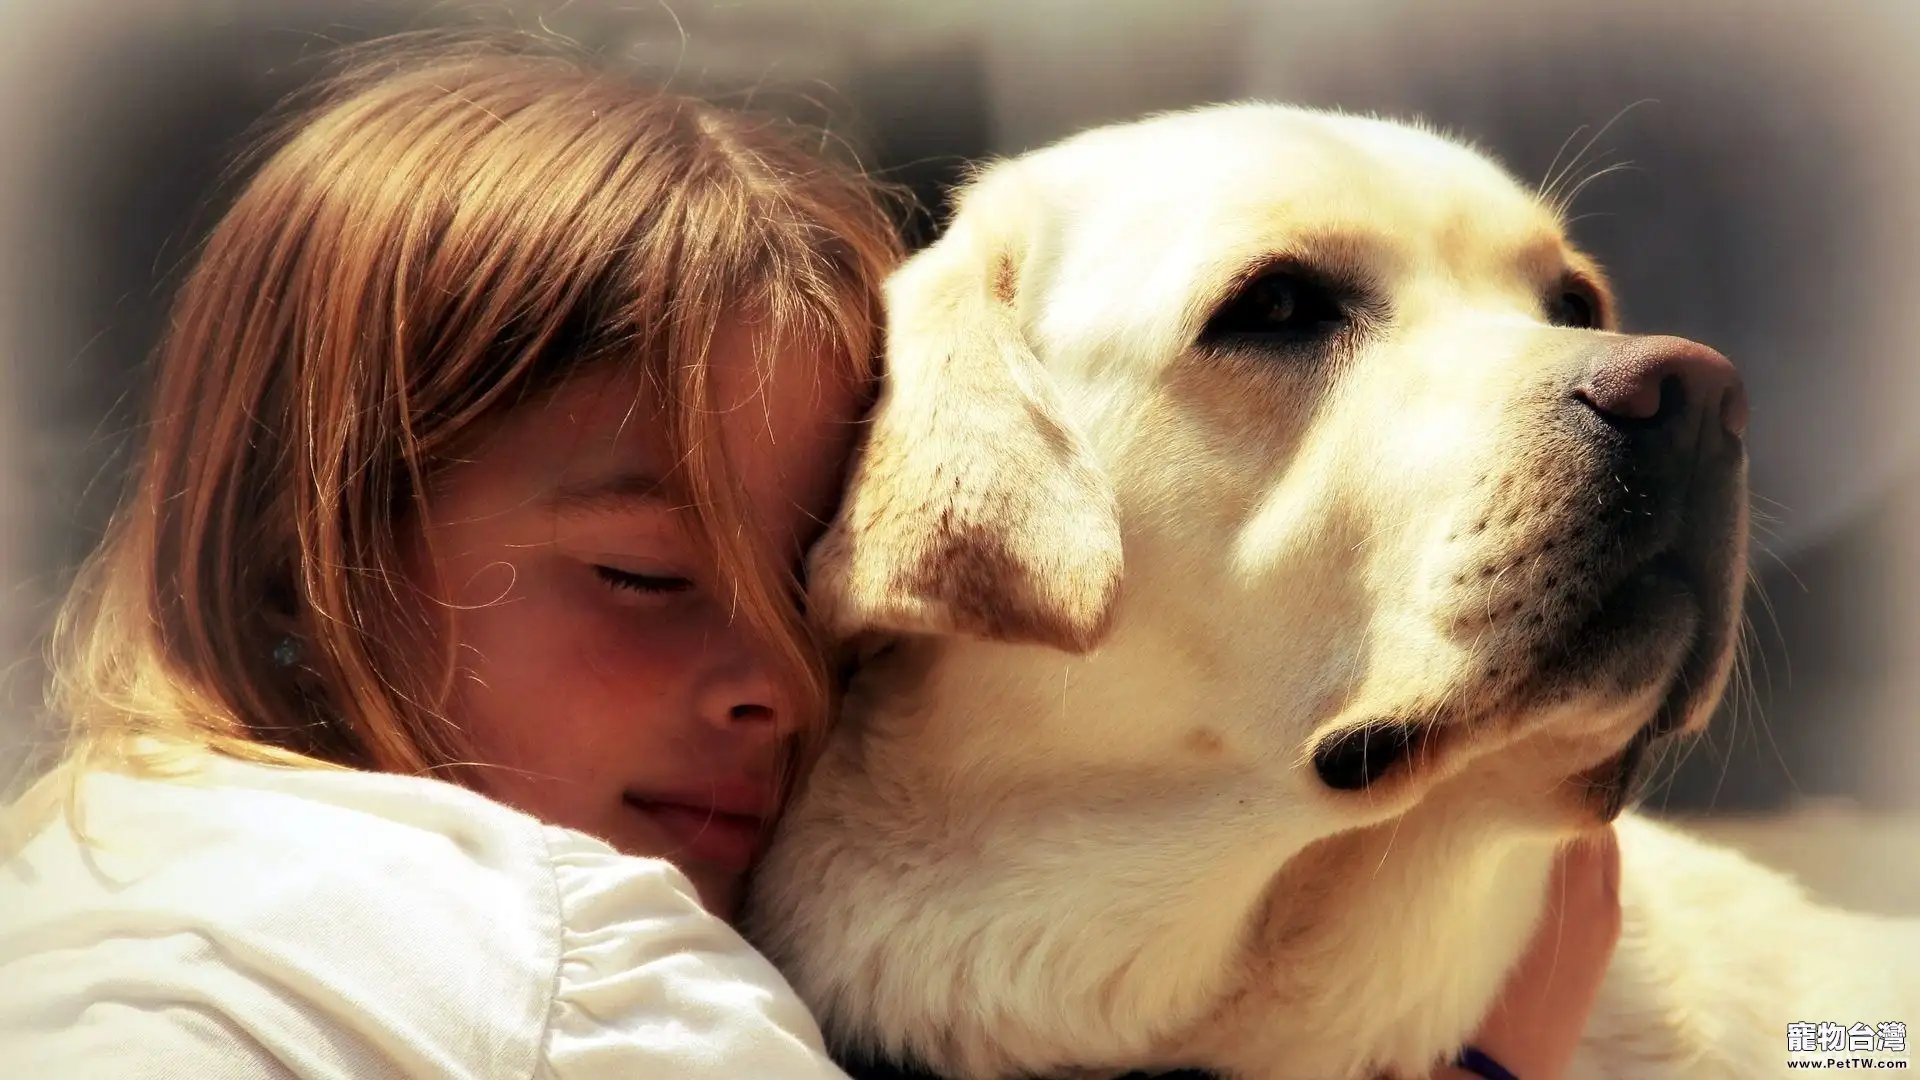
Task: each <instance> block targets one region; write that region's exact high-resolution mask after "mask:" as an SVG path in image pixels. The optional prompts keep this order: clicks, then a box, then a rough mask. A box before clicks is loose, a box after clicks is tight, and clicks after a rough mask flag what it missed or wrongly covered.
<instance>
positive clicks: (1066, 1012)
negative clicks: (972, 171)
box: [750, 105, 1920, 1080]
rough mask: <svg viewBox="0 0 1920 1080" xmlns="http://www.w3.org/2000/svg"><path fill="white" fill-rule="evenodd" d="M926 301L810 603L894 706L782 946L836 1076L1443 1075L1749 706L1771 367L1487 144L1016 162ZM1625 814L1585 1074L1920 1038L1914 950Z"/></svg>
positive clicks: (1239, 121) (1255, 144) (896, 295)
mask: <svg viewBox="0 0 1920 1080" xmlns="http://www.w3.org/2000/svg"><path fill="white" fill-rule="evenodd" d="M889 309H890V328H889V339H890V340H889V346H888V349H889V351H888V362H889V383H888V387H887V390H886V392H885V395H884V397H883V399H882V400H881V402H880V404H879V405H878V407H877V411H876V413H875V417H874V422H873V429H872V433H871V438H870V442H869V444H868V446H867V449H866V451H865V453H864V455H863V458H862V461H861V463H860V464H859V466H858V470H857V474H856V476H855V478H854V481H853V483H852V487H851V489H850V493H849V495H848V500H847V502H846V504H845V506H844V508H843V510H842V512H841V514H840V517H839V519H838V521H837V522H836V524H835V526H834V528H833V529H832V531H831V532H830V533H829V535H828V537H827V538H826V539H825V540H824V541H823V542H822V543H821V545H820V546H819V548H818V549H817V550H816V552H815V553H814V557H813V564H812V575H813V578H812V580H813V585H812V599H813V601H814V603H815V604H816V605H817V608H818V611H819V613H820V616H821V618H822V619H823V620H824V621H825V624H826V625H827V626H828V627H829V628H830V630H831V631H832V632H833V633H834V634H835V635H837V636H838V638H839V639H840V640H842V641H844V642H846V643H847V644H848V646H849V648H850V649H851V650H854V651H856V652H857V654H858V658H859V660H860V662H861V666H860V669H859V671H860V673H859V676H858V678H857V679H856V680H855V682H854V684H853V686H852V688H851V689H850V691H849V693H848V701H847V708H846V717H845V721H844V724H843V726H842V727H841V728H840V729H839V730H838V731H837V732H836V733H835V735H834V736H833V738H832V741H831V743H830V745H829V746H828V747H827V748H826V750H825V752H824V756H823V758H822V760H821V761H820V764H819V767H818V770H817V771H816V772H815V773H814V774H813V776H812V779H811V781H810V782H809V783H808V784H807V785H806V787H805V789H804V791H803V792H802V793H801V795H800V797H799V798H798V800H797V802H796V804H795V805H794V806H793V808H792V810H791V811H790V813H789V814H788V816H787V817H786V819H785V821H784V822H783V824H782V826H781V831H780V833H779V835H778V837H777V839H776V842H775V844H774V846H773V850H772V852H771V854H770V856H769V858H768V859H767V861H766V863H765V864H764V866H763V868H762V870H761V872H760V874H759V879H758V882H757V885H756V893H755V896H754V898H753V909H752V912H751V923H750V925H751V927H752V930H753V932H754V934H755V936H756V937H757V940H758V941H759V942H760V943H761V944H762V946H763V947H765V948H766V949H767V950H768V952H769V953H770V955H771V956H772V957H773V958H774V959H775V961H776V962H777V963H778V964H780V965H781V966H782V967H783V968H784V970H785V971H786V972H787V973H788V975H789V976H790V977H791V979H792V980H793V982H794V984H795V985H796V986H797V987H798V988H799V990H800V992H801V994H802V995H803V996H804V997H805V998H806V999H807V1000H808V1001H809V1002H810V1003H811V1005H812V1006H813V1007H814V1008H815V1009H816V1010H817V1011H818V1015H819V1016H820V1017H821V1019H822V1022H823V1024H824V1025H825V1026H826V1028H827V1030H828V1032H829V1035H830V1037H832V1038H833V1039H834V1040H835V1041H836V1042H837V1043H838V1044H839V1045H841V1046H842V1047H845V1048H849V1049H851V1050H854V1051H864V1052H867V1053H870V1054H877V1055H880V1056H882V1057H885V1058H889V1059H892V1060H898V1061H905V1062H913V1063H917V1064H919V1065H921V1066H923V1067H926V1068H930V1069H932V1070H934V1071H936V1072H940V1073H942V1074H944V1075H946V1076H950V1077H955V1078H966V1080H972V1078H989V1077H995V1078H997V1077H1015V1076H1045V1075H1058V1074H1060V1073H1062V1072H1073V1073H1075V1074H1076V1075H1078V1074H1082V1073H1092V1074H1099V1073H1102V1072H1107V1073H1112V1072H1124V1071H1126V1070H1128V1069H1136V1068H1171V1067H1192V1068H1204V1069H1210V1070H1214V1071H1217V1072H1219V1073H1222V1074H1225V1075H1227V1076H1231V1077H1240V1078H1274V1080H1282V1078H1287V1080H1292V1078H1298V1080H1361V1078H1368V1077H1374V1076H1377V1075H1390V1076H1399V1077H1408V1078H1412V1077H1418V1076H1423V1075H1425V1074H1426V1071H1427V1070H1428V1069H1429V1068H1430V1067H1431V1066H1433V1065H1434V1064H1435V1063H1436V1062H1437V1061H1439V1060H1441V1059H1443V1058H1445V1057H1447V1056H1449V1055H1450V1054H1451V1053H1453V1052H1454V1050H1456V1049H1457V1048H1458V1047H1459V1046H1460V1045H1461V1043H1462V1042H1463V1041H1464V1040H1466V1039H1467V1038H1468V1037H1469V1036H1470V1034H1471V1033H1472V1031H1473V1030H1474V1029H1475V1028H1476V1026H1477V1025H1478V1024H1479V1022H1480V1021H1481V1019H1482V1016H1483V1014H1484V1013H1485V1011H1486V1010H1487V1008H1488V1006H1489V1004H1490V1002H1491V1001H1492V999H1493V998H1494V996H1495V994H1496V991H1497V990H1498V989H1499V987H1500V985H1501V983H1502V980H1503V977H1504V976H1505V974H1506V972H1507V971H1508V970H1509V968H1510V967H1511V966H1512V965H1513V963H1514V961H1515V960H1516V958H1517V957H1518V956H1519V954H1520V953H1521V951H1522V949H1523V947H1524V946H1525V944H1526V942H1527V940H1528V938H1529V936H1530V933H1531V931H1532V930H1533V928H1534V926H1535V924H1536V923H1537V921H1538V919H1539V917H1540V913H1541V911H1542V908H1543V903H1544V890H1545V883H1546V881H1547V879H1548V873H1549V869H1550V865H1551V863H1552V861H1553V855H1554V852H1555V850H1556V847H1557V846H1558V845H1560V844H1562V843H1565V842H1567V841H1568V840H1569V839H1570V838H1572V837H1575V836H1577V835H1578V834H1580V833H1581V832H1582V831H1585V830H1591V829H1593V828H1594V827H1595V826H1596V825H1597V824H1598V823H1600V822H1604V821H1609V820H1612V819H1614V818H1615V817H1617V816H1618V815H1619V814H1620V812H1621V808H1622V804H1623V802H1624V801H1625V800H1626V799H1627V798H1628V795H1629V789H1630V787H1631V785H1632V784H1633V783H1634V780H1635V777H1636V775H1637V771H1638V768H1639V765H1640V763H1641V760H1642V758H1643V756H1644V752H1645V751H1646V749H1647V748H1648V746H1649V745H1650V744H1651V743H1653V742H1655V741H1656V740H1660V739H1663V738H1666V737H1668V736H1670V735H1673V734H1676V733H1682V732H1692V731H1695V730H1697V729H1698V728H1699V727H1700V726H1701V725H1702V724H1704V723H1705V722H1706V720H1707V718H1708V716H1709V714H1710V713H1711V712H1712V710H1713V708H1714V706H1715V704H1716V702H1717V701H1718V699H1719V697H1720V693H1721V689H1722V687H1723V685H1724V683H1725V681H1726V678H1727V673H1728V669H1729V666H1730V664H1731V656H1732V653H1733V643H1734V641H1735V638H1736V624H1737V621H1738V618H1739V604H1740V595H1741V590H1742V585H1743V583H1744V580H1745V556H1746V545H1745V537H1746V509H1745V506H1746V491H1745V453H1744V449H1743V444H1742V437H1743V432H1744V428H1745V424H1746V401H1745V397H1744V392H1743V390H1742V388H1741V384H1740V381H1739V377H1738V376H1737V375H1736V374H1735V372H1734V369H1733V368H1732V366H1731V365H1730V364H1729V363H1728V362H1727V361H1726V359H1725V358H1723V357H1721V356H1720V355H1719V354H1718V353H1716V352H1713V351H1712V350H1711V349H1708V348H1705V347H1704V346H1701V345H1697V344H1694V343H1692V342H1688V341H1683V340H1680V339H1677V338H1666V337H1646V336H1625V335H1620V334H1617V333H1614V332H1612V329H1611V328H1612V327H1613V326H1614V325H1615V321H1614V313H1613V302H1612V300H1611V299H1610V298H1609V295H1608V292H1607V289H1606V286H1605V285H1604V283H1603V282H1602V279H1601V275H1600V272H1599V271H1598V270H1597V269H1596V268H1595V266H1594V265H1593V263H1592V262H1591V261H1590V260H1589V259H1587V258H1586V257H1585V256H1583V255H1582V254H1581V253H1580V252H1578V251H1577V250H1575V249H1574V248H1573V247H1572V246H1571V245H1570V243H1569V242H1568V240H1567V237H1566V233H1565V231H1564V229H1563V227H1562V224H1561V222H1560V221H1559V220H1558V217H1557V215H1556V213H1555V212H1554V209H1553V208H1552V207H1550V206H1547V205H1546V204H1545V203H1543V201H1542V200H1541V199H1539V198H1537V197H1535V196H1534V195H1532V194H1530V193H1529V192H1527V191H1525V190H1522V189H1521V188H1520V187H1519V186H1518V185H1516V184H1515V183H1514V182H1513V180H1512V179H1511V178H1510V177H1509V176H1507V175H1506V174H1505V173H1504V172H1502V171H1501V170H1500V169H1499V168H1498V167H1497V166H1495V165H1493V164H1492V163H1490V162H1489V161H1487V160H1486V159H1485V158H1483V157H1481V156H1479V155H1478V154H1476V153H1475V152H1473V151H1471V150H1469V149H1467V148H1464V147H1462V146H1460V145H1458V144H1455V143H1453V142H1449V141H1446V140H1444V139H1442V138H1440V137H1437V136H1435V135H1433V134H1430V133H1427V132H1424V131H1420V130H1415V129H1412V128H1409V127H1405V126H1400V125H1397V124H1392V123H1387V122H1383V121H1377V120H1365V119H1356V118H1351V117H1343V116H1334V115H1326V114H1320V113H1314V112H1307V111H1302V110H1296V109H1290V108H1282V107H1275V106H1265V105H1238V106H1228V107H1217V108H1210V109H1205V110H1201V111H1196V112H1189V113H1184V114H1178V115H1171V116H1164V117H1159V118H1154V119H1149V120H1146V121H1143V122H1140V123H1136V124H1129V125H1123V126H1116V127H1111V128H1106V129H1101V130H1096V131H1092V132H1089V133H1086V134H1083V135H1080V136H1078V137H1076V138H1072V139H1069V140H1067V141H1065V142H1063V143H1061V144H1058V145H1056V146H1054V147H1051V148H1048V149H1045V150H1041V151H1039V152H1036V153H1033V154H1030V155H1027V156H1025V157H1021V158H1017V159H1014V160H1012V161H1009V162H1005V163H1002V164H998V165H995V166H993V167H992V168H990V169H988V170H986V171H985V172H984V173H983V174H982V175H981V176H979V177H978V178H977V180H976V181H975V182H974V183H972V184H971V185H970V186H969V188H968V189H967V190H966V191H965V193H964V197H963V198H962V199H961V201H960V208H959V211H958V213H957V216H956V217H955V219H954V221H953V223H952V226H951V229H950V231H949V232H948V233H947V234H946V236H945V237H944V238H943V239H941V240H940V241H939V242H938V243H937V244H935V245H934V246H933V247H932V248H930V249H928V250H927V251H925V252H924V253H922V254H920V255H919V256H917V257H916V258H914V259H913V260H912V261H911V262H909V264H908V265H907V266H906V267H905V268H904V269H902V270H901V271H900V272H899V274H898V275H897V277H896V278H895V279H894V280H893V282H892V283H891V285H890V292H889ZM1618 825H1619V830H1620V838H1621V844H1622V850H1623V865H1624V869H1623V884H1622V893H1623V898H1622V902H1623V906H1624V917H1625V923H1624V929H1623V932H1622V940H1621V942H1620V946H1619V950H1618V953H1617V959H1616V961H1615V963H1614V967H1613V969H1612V971H1611V973H1610V975H1609V978H1608V982H1607V986H1606V988H1605V989H1604V990H1603V995H1602V997H1603V1000H1602V1001H1601V1002H1600V1004H1599V1006H1598V1008H1597V1010H1596V1012H1595V1014H1594V1016H1593V1019H1592V1022H1591V1024H1590V1026H1589V1032H1588V1037H1587V1040H1586V1042H1585V1045H1584V1046H1583V1049H1582V1056H1581V1059H1580V1060H1579V1062H1578V1063H1577V1065H1576V1069H1575V1074H1576V1076H1578V1077H1636V1078H1638V1077H1658V1078H1663V1080H1664V1078H1673V1080H1679V1078H1681V1077H1685V1078H1688V1080H1700V1078H1706V1077H1727V1078H1740V1080H1751V1078H1753V1077H1761V1076H1773V1075H1777V1074H1780V1073H1783V1072H1785V1065H1786V1061H1787V1060H1788V1057H1789V1054H1788V1024H1790V1023H1795V1022H1819V1021H1834V1022H1838V1023H1842V1024H1851V1023H1854V1022H1858V1021H1864V1022H1868V1023H1878V1022H1880V1021H1902V1022H1906V1023H1915V1022H1920V992H1917V988H1920V942H1917V941H1916V934H1915V931H1914V929H1913V928H1911V927H1908V926H1904V925H1901V924H1897V923H1895V922H1892V921H1890V920H1874V919H1869V918H1865V917H1859V916H1853V915H1848V914H1843V913H1839V912H1831V911H1826V910H1822V909H1819V908H1817V907H1815V906H1814V905H1812V904H1811V903H1810V902H1809V901H1808V900H1806V899H1804V898H1803V896H1802V894H1801V892H1800V891H1799V890H1798V889H1797V887H1796V886H1795V885H1794V884H1792V883H1791V882H1789V881H1787V880H1785V879H1783V878H1781V877H1779V876H1777V875H1775V874H1773V873H1771V872H1769V871H1766V870H1763V869H1761V868H1760V867H1758V866H1756V865H1754V864H1752V863H1750V862H1748V861H1746V860H1744V859H1742V858H1740V857H1738V856H1736V855H1733V854H1731V853H1728V852H1724V851H1720V850H1715V849H1712V848H1709V847H1706V846H1703V845H1702V844H1700V843H1699V842H1697V841H1694V840H1692V839H1690V838H1688V837H1686V836H1684V835H1682V834H1680V833H1678V832H1676V831H1674V830H1672V829H1670V828H1667V827H1663V826H1660V825H1657V824H1655V823H1653V822H1651V821H1648V820H1644V819H1641V818H1638V817H1635V816H1632V815H1629V816H1627V817H1624V818H1622V819H1621V820H1620V821H1619V822H1618ZM1843 1056H1844V1055H1843Z"/></svg>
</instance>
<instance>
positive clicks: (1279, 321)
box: [1200, 271, 1347, 343]
mask: <svg viewBox="0 0 1920 1080" xmlns="http://www.w3.org/2000/svg"><path fill="white" fill-rule="evenodd" d="M1346 323H1347V312H1346V309H1345V308H1344V307H1343V306H1342V305H1341V302H1340V298H1339V297H1338V296H1336V295H1335V294H1334V291H1333V290H1332V289H1330V288H1328V287H1327V286H1326V285H1324V284H1322V283H1321V282H1318V281H1315V280H1314V279H1312V278H1310V277H1307V276H1306V275H1304V274H1300V273H1297V272H1293V271H1274V272H1272V273H1268V274H1263V275H1261V276H1260V277H1258V278H1255V279H1254V280H1253V282H1252V283H1251V284H1249V285H1248V286H1247V287H1246V288H1244V289H1242V290H1240V292H1239V294H1238V295H1236V296H1235V297H1234V298H1233V299H1232V300H1229V301H1227V303H1226V306H1224V307H1222V308H1221V309H1220V310H1219V311H1216V312H1214V314H1213V317H1212V318H1211V319H1208V320H1207V327H1206V329H1205V330H1204V331H1202V332H1201V335H1200V337H1201V340H1202V341H1224V340H1228V339H1240V338H1280V339H1282V340H1285V341H1288V342H1299V343H1304V342H1309V341H1312V340H1315V339H1317V338H1323V337H1326V336H1327V335H1329V334H1331V333H1332V332H1333V331H1335V330H1337V329H1339V328H1340V327H1342V326H1344V325H1346Z"/></svg>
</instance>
